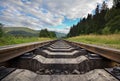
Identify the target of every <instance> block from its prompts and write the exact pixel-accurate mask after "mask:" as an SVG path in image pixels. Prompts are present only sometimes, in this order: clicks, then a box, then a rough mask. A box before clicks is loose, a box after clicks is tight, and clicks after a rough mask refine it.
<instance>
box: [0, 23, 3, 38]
mask: <svg viewBox="0 0 120 81" xmlns="http://www.w3.org/2000/svg"><path fill="white" fill-rule="evenodd" d="M2 36H3V24H2V23H0V37H2Z"/></svg>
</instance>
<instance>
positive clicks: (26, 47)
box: [0, 40, 55, 63]
mask: <svg viewBox="0 0 120 81" xmlns="http://www.w3.org/2000/svg"><path fill="white" fill-rule="evenodd" d="M54 41H55V40H54ZM50 42H53V41H46V42H33V43H25V44H17V45H11V46H8V47H7V46H5V47H0V63H2V62H5V61H8V60H10V59H12V58H15V57H17V56H20V55H22V54H24V53H26V52H29V51H32V50H34V49H36V48H38V47H41V46H43V45H46V44H48V43H50Z"/></svg>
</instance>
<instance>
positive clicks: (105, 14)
mask: <svg viewBox="0 0 120 81" xmlns="http://www.w3.org/2000/svg"><path fill="white" fill-rule="evenodd" d="M116 33H117V34H119V33H120V1H118V2H116V0H114V6H113V7H112V8H111V9H108V7H107V4H106V3H105V2H103V4H102V7H101V8H100V6H99V5H97V7H96V9H95V14H94V15H92V14H88V16H87V18H83V19H81V20H80V22H78V24H77V25H73V27H71V29H70V32H69V33H68V37H74V36H79V35H88V34H99V35H100V34H116Z"/></svg>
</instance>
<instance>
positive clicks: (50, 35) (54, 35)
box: [39, 29, 56, 38]
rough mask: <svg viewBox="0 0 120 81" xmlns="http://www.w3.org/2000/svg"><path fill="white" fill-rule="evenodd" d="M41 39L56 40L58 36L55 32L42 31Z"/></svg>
mask: <svg viewBox="0 0 120 81" xmlns="http://www.w3.org/2000/svg"><path fill="white" fill-rule="evenodd" d="M39 37H49V38H56V34H55V32H52V31H48V30H47V29H43V30H41V31H40V33H39Z"/></svg>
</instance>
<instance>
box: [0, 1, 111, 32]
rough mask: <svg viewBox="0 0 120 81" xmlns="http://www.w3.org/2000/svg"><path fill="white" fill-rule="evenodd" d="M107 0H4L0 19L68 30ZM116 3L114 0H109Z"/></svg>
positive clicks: (11, 23) (14, 24) (10, 23)
mask: <svg viewBox="0 0 120 81" xmlns="http://www.w3.org/2000/svg"><path fill="white" fill-rule="evenodd" d="M103 1H104V0H0V3H1V5H0V23H3V24H4V25H5V26H7V27H8V26H9V27H28V28H31V29H34V30H41V29H45V28H47V29H48V30H50V31H58V32H63V33H68V32H69V29H70V27H71V26H73V25H74V24H77V23H78V22H79V21H80V19H81V18H83V17H86V16H87V14H88V13H93V11H94V9H95V8H96V5H97V4H101V3H102V2H103ZM106 2H107V3H108V6H109V7H111V6H112V0H106Z"/></svg>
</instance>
